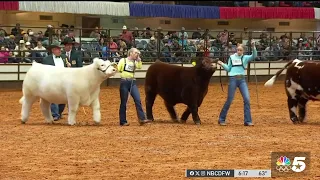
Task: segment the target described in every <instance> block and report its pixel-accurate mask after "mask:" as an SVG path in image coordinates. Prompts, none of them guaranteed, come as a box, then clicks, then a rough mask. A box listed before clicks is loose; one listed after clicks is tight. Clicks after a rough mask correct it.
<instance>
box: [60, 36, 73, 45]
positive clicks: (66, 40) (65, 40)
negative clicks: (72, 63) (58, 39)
mask: <svg viewBox="0 0 320 180" xmlns="http://www.w3.org/2000/svg"><path fill="white" fill-rule="evenodd" d="M61 44H63V45H67V44H72V45H73V44H75V42H74V41H73V40H72V39H71V38H65V39H64V40H63V42H62V43H61Z"/></svg>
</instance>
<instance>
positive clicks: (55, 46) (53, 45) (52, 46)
mask: <svg viewBox="0 0 320 180" xmlns="http://www.w3.org/2000/svg"><path fill="white" fill-rule="evenodd" d="M54 48H58V49H61V47H60V46H59V45H58V44H57V43H52V44H51V45H50V46H48V47H47V49H48V51H51V50H52V49H54Z"/></svg>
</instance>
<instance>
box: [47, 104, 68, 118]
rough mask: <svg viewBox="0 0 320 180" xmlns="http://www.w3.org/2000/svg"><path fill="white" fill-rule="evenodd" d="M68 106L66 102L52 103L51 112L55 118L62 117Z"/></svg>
mask: <svg viewBox="0 0 320 180" xmlns="http://www.w3.org/2000/svg"><path fill="white" fill-rule="evenodd" d="M65 107H66V105H65V104H53V103H52V104H51V106H50V108H51V114H52V117H53V118H59V119H60V118H61V115H62V112H63V110H64V108H65Z"/></svg>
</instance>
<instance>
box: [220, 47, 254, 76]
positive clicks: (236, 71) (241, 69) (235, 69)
mask: <svg viewBox="0 0 320 180" xmlns="http://www.w3.org/2000/svg"><path fill="white" fill-rule="evenodd" d="M242 56H243V58H242ZM242 56H238V54H237V53H235V54H232V55H231V56H230V57H229V59H228V64H223V65H222V67H223V68H224V69H225V70H226V71H227V72H228V75H229V76H235V75H244V73H245V68H247V65H248V63H249V62H250V61H252V60H254V59H255V58H256V57H257V49H256V48H255V47H254V48H252V54H251V55H242ZM241 58H242V63H243V66H233V65H232V62H237V60H238V62H239V60H241Z"/></svg>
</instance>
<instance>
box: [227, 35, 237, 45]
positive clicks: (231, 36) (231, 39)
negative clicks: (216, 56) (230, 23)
mask: <svg viewBox="0 0 320 180" xmlns="http://www.w3.org/2000/svg"><path fill="white" fill-rule="evenodd" d="M228 39H229V42H231V43H232V45H237V44H238V42H237V40H236V38H235V35H234V33H230V35H229V38H228Z"/></svg>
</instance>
